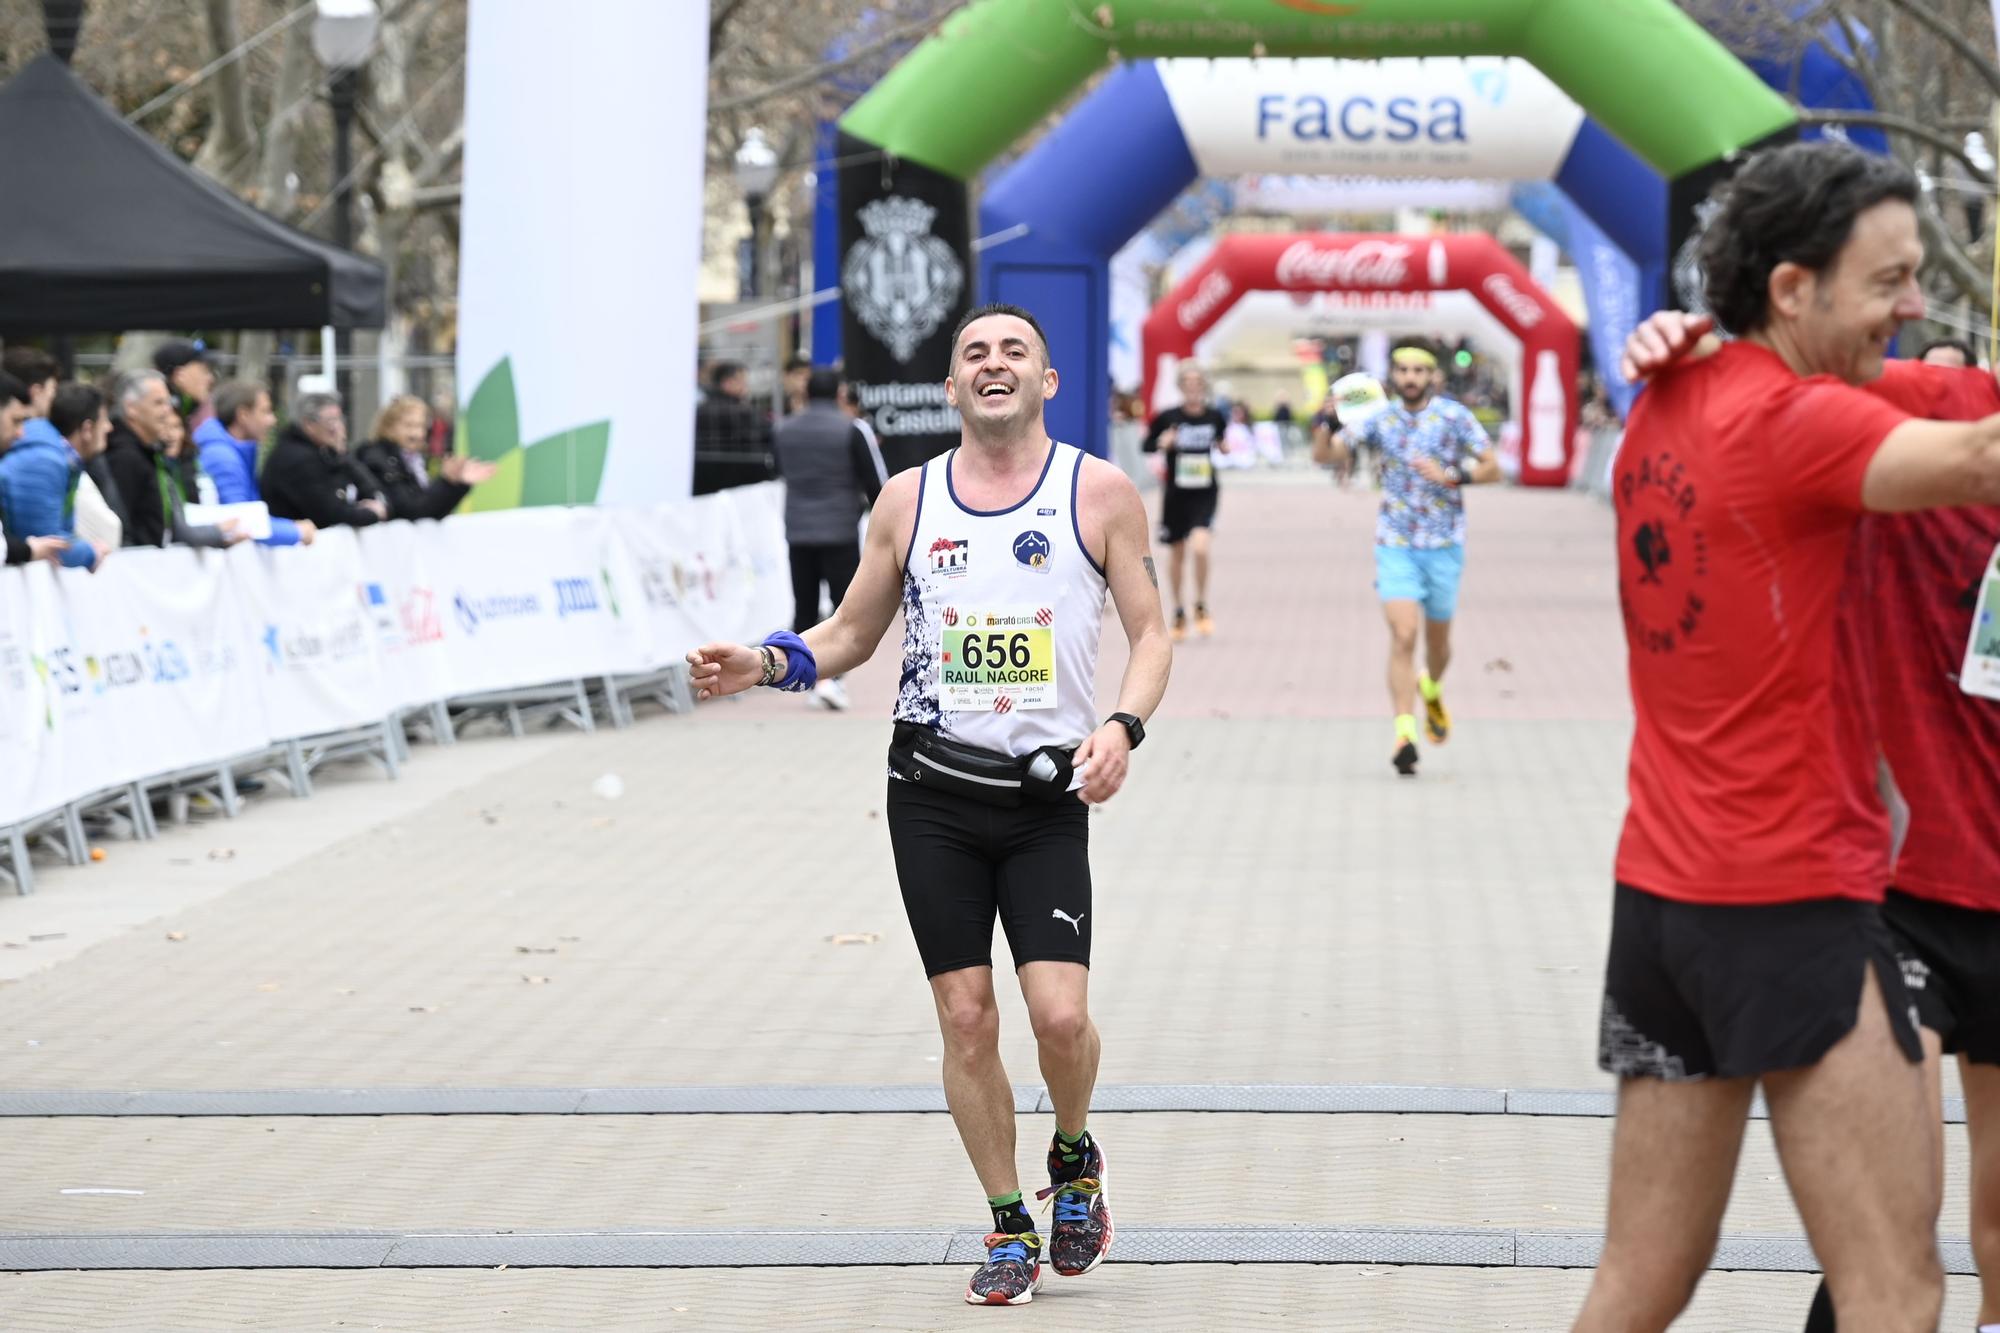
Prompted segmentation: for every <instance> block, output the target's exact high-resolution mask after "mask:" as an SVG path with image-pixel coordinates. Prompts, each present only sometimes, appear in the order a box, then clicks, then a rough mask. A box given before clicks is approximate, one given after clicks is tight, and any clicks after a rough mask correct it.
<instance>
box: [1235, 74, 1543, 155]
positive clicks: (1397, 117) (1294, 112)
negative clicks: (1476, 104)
mask: <svg viewBox="0 0 2000 1333" xmlns="http://www.w3.org/2000/svg"><path fill="white" fill-rule="evenodd" d="M1502 88H1503V92H1504V84H1503V85H1502ZM1496 105H1497V103H1496ZM1274 131H1275V132H1276V133H1278V134H1289V135H1290V136H1291V137H1292V138H1293V139H1295V140H1298V141H1299V142H1301V143H1309V142H1313V141H1333V140H1343V141H1345V142H1348V143H1372V142H1374V141H1375V140H1377V139H1380V140H1381V141H1382V142H1384V143H1414V142H1417V141H1418V140H1423V141H1424V142H1427V143H1432V144H1446V143H1464V142H1465V103H1464V102H1462V101H1460V100H1459V99H1458V98H1456V97H1449V96H1438V97H1432V98H1429V99H1428V100H1422V101H1420V100H1419V99H1417V98H1415V97H1385V98H1382V99H1380V100H1377V99H1376V98H1373V97H1367V96H1361V95H1356V96H1354V97H1349V98H1347V99H1345V100H1330V99H1328V98H1325V97H1321V96H1320V95H1319V94H1318V93H1264V94H1261V95H1260V96H1259V97H1258V98H1257V137H1258V138H1259V139H1260V140H1262V139H1269V138H1270V137H1271V136H1272V133H1273V132H1274Z"/></svg>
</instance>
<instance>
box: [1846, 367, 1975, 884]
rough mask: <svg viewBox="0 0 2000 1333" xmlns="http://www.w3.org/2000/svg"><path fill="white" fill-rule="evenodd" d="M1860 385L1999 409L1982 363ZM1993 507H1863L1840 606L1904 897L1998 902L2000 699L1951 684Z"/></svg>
mask: <svg viewBox="0 0 2000 1333" xmlns="http://www.w3.org/2000/svg"><path fill="white" fill-rule="evenodd" d="M1868 387H1869V390H1870V392H1872V393H1874V394H1876V395H1877V396H1879V397H1881V398H1882V399H1884V400H1885V401H1887V402H1889V403H1892V404H1894V405H1895V406H1896V407H1899V408H1901V409H1902V410H1904V411H1906V412H1908V413H1910V414H1911V415H1912V416H1920V417H1929V418H1931V419H1933V420H1937V421H1977V420H1979V419H1981V418H1982V417H1988V416H1992V415H1993V414H1994V413H1996V412H2000V385H1996V384H1995V383H1994V379H1993V376H1992V374H1991V373H1990V372H1987V371H1983V370H1977V369H1966V370H1953V369H1949V368H1946V367H1942V366H1926V365H1923V364H1921V363H1919V362H1915V361H1892V362H1890V363H1889V368H1888V371H1887V373H1885V374H1884V375H1883V376H1882V378H1881V379H1880V380H1878V381H1876V382H1875V383H1874V384H1871V385H1870V386H1868ZM1995 548H2000V508H1995V507H1992V506H1987V507H1983V508H1974V509H1932V510H1926V511H1925V512H1923V513H1917V514H1871V515H1869V516H1868V517H1867V518H1865V519H1863V520H1862V522H1861V527H1860V530H1859V533H1858V535H1857V537H1856V540H1855V545H1854V559H1853V562H1852V564H1851V565H1850V569H1851V571H1852V578H1851V579H1850V582H1849V587H1848V593H1849V599H1850V603H1849V608H1848V610H1849V612H1850V614H1851V617H1852V619H1854V620H1855V621H1856V622H1857V625H1858V629H1857V638H1858V639H1861V640H1863V641H1865V643H1866V646H1867V650H1868V651H1867V657H1866V659H1865V660H1868V661H1870V662H1872V663H1873V671H1872V673H1871V674H1872V677H1873V683H1874V686H1875V690H1874V701H1873V702H1874V708H1873V715H1874V721H1875V722H1876V724H1877V725H1878V726H1879V729H1880V733H1881V747H1882V755H1883V757H1884V758H1885V759H1886V760H1887V761H1888V765H1889V770H1890V773H1891V774H1892V775H1893V776H1894V778H1895V780H1896V787H1897V790H1898V791H1900V792H1901V793H1902V796H1903V799H1904V801H1905V802H1906V803H1907V804H1908V806H1909V808H1910V824H1909V829H1908V831H1907V833H1906V834H1905V835H1904V840H1903V846H1902V850H1901V852H1900V854H1899V855H1898V856H1897V858H1896V866H1895V884H1896V887H1897V888H1899V889H1901V890H1903V891H1904V892H1905V893H1910V894H1914V895H1916V896H1917V897H1920V898H1929V899H1933V900H1936V901H1939V902H1947V903H1954V904H1956V905H1958V906H1960V907H1972V908H1977V909H1980V910H1982V911H1989V912H1992V911H2000V839H1996V838H1995V836H1994V834H1995V825H1996V820H2000V702H1996V701H1995V700H1992V699H1984V698H1979V697H1976V696H1974V695H1970V694H1967V693H1965V691H1963V690H1962V689H1960V688H1959V684H1958V679H1959V672H1960V670H1961V669H1962V668H1963V666H1964V664H1965V645H1966V641H1967V640H1968V639H1970V638H1971V636H1972V612H1973V608H1974V606H1975V605H1977V600H1978V593H1979V583H1980V579H1981V577H1982V576H1983V574H1984V573H1985V570H1986V567H1987V561H1989V560H1990V559H1991V558H1992V556H1993V552H1994V550H1995Z"/></svg>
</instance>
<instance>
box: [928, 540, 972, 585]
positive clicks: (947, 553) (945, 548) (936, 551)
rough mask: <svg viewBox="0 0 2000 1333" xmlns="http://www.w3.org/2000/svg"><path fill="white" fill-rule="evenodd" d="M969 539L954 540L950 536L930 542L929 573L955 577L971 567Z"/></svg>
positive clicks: (970, 544)
mask: <svg viewBox="0 0 2000 1333" xmlns="http://www.w3.org/2000/svg"><path fill="white" fill-rule="evenodd" d="M971 554H972V543H971V542H970V541H954V540H952V539H951V538H950V537H940V538H938V539H937V540H936V541H934V542H932V543H931V573H933V574H942V575H944V576H945V577H946V578H957V577H958V576H959V575H961V574H963V573H965V571H966V570H967V569H969V568H970V567H971V565H970V557H971Z"/></svg>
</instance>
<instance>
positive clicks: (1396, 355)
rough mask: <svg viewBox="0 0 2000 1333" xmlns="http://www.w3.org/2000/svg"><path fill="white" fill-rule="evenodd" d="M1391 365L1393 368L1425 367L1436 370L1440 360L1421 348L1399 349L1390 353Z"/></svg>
mask: <svg viewBox="0 0 2000 1333" xmlns="http://www.w3.org/2000/svg"><path fill="white" fill-rule="evenodd" d="M1389 364H1390V365H1392V366H1423V367H1425V368H1426V369H1428V370H1436V369H1437V367H1438V359H1437V358H1436V357H1434V356H1432V355H1431V354H1430V353H1429V352H1426V351H1425V350H1424V349H1423V348H1421V347H1398V348H1397V349H1396V350H1395V351H1393V352H1391V353H1389Z"/></svg>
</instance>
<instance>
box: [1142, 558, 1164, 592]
mask: <svg viewBox="0 0 2000 1333" xmlns="http://www.w3.org/2000/svg"><path fill="white" fill-rule="evenodd" d="M1140 558H1141V559H1142V560H1144V561H1145V562H1146V577H1147V578H1149V579H1151V580H1152V581H1153V587H1154V588H1155V589H1157V588H1158V587H1159V586H1160V572H1159V571H1158V570H1157V569H1154V568H1153V557H1152V556H1150V555H1148V556H1141V557H1140Z"/></svg>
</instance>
